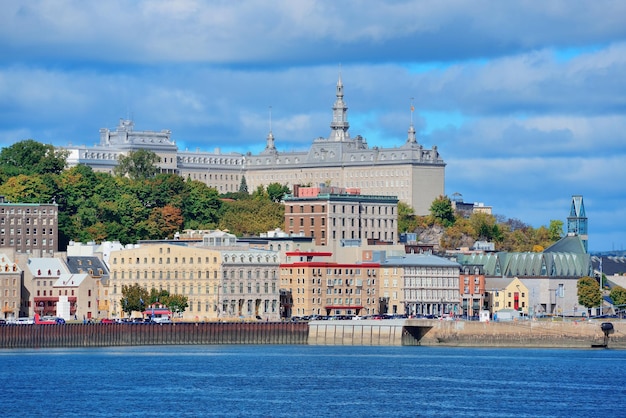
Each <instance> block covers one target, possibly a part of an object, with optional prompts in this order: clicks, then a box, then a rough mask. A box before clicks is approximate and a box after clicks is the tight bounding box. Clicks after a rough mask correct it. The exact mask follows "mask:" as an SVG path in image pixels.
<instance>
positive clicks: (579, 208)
mask: <svg viewBox="0 0 626 418" xmlns="http://www.w3.org/2000/svg"><path fill="white" fill-rule="evenodd" d="M587 228H588V223H587V214H586V213H585V204H584V203H583V197H582V196H580V195H575V196H572V204H571V206H570V210H569V216H568V217H567V235H577V236H579V237H580V240H581V241H582V243H583V246H584V247H585V252H587V251H588V240H589V238H588V233H587Z"/></svg>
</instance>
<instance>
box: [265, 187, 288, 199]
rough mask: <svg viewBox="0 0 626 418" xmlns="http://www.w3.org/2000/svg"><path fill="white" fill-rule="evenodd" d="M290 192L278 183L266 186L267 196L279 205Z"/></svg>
mask: <svg viewBox="0 0 626 418" xmlns="http://www.w3.org/2000/svg"><path fill="white" fill-rule="evenodd" d="M290 192H291V191H290V190H289V187H287V186H286V185H281V184H280V183H271V184H270V185H268V186H267V194H268V196H269V198H270V200H271V201H272V202H276V203H279V202H280V201H281V200H283V197H285V195H286V194H288V193H290Z"/></svg>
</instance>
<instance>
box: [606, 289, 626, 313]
mask: <svg viewBox="0 0 626 418" xmlns="http://www.w3.org/2000/svg"><path fill="white" fill-rule="evenodd" d="M609 295H610V296H611V299H613V303H614V304H615V305H622V309H624V308H626V289H624V288H623V287H621V286H614V287H613V288H612V289H611V293H610V294H609Z"/></svg>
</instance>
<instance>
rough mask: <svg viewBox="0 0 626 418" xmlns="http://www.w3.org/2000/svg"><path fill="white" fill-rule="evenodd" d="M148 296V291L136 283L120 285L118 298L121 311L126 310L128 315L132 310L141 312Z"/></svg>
mask: <svg viewBox="0 0 626 418" xmlns="http://www.w3.org/2000/svg"><path fill="white" fill-rule="evenodd" d="M149 297H150V295H149V294H148V291H147V290H146V289H144V288H143V287H141V286H139V284H138V283H135V284H133V285H122V299H120V306H121V307H122V311H123V312H126V314H127V315H128V316H130V315H131V313H132V312H133V311H138V312H141V313H142V314H143V311H144V309H145V307H146V305H147V304H148V302H149V300H150V299H149Z"/></svg>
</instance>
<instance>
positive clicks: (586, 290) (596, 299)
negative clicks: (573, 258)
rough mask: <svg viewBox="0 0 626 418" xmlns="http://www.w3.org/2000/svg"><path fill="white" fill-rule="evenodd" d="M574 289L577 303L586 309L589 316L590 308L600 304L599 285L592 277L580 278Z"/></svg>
mask: <svg viewBox="0 0 626 418" xmlns="http://www.w3.org/2000/svg"><path fill="white" fill-rule="evenodd" d="M576 288H577V289H578V303H579V304H580V305H582V306H584V307H586V308H587V309H588V311H589V314H591V308H593V307H596V306H600V303H601V302H602V293H601V292H600V285H599V283H598V282H597V281H596V279H594V278H592V277H581V278H580V279H579V280H578V283H577V284H576Z"/></svg>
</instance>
